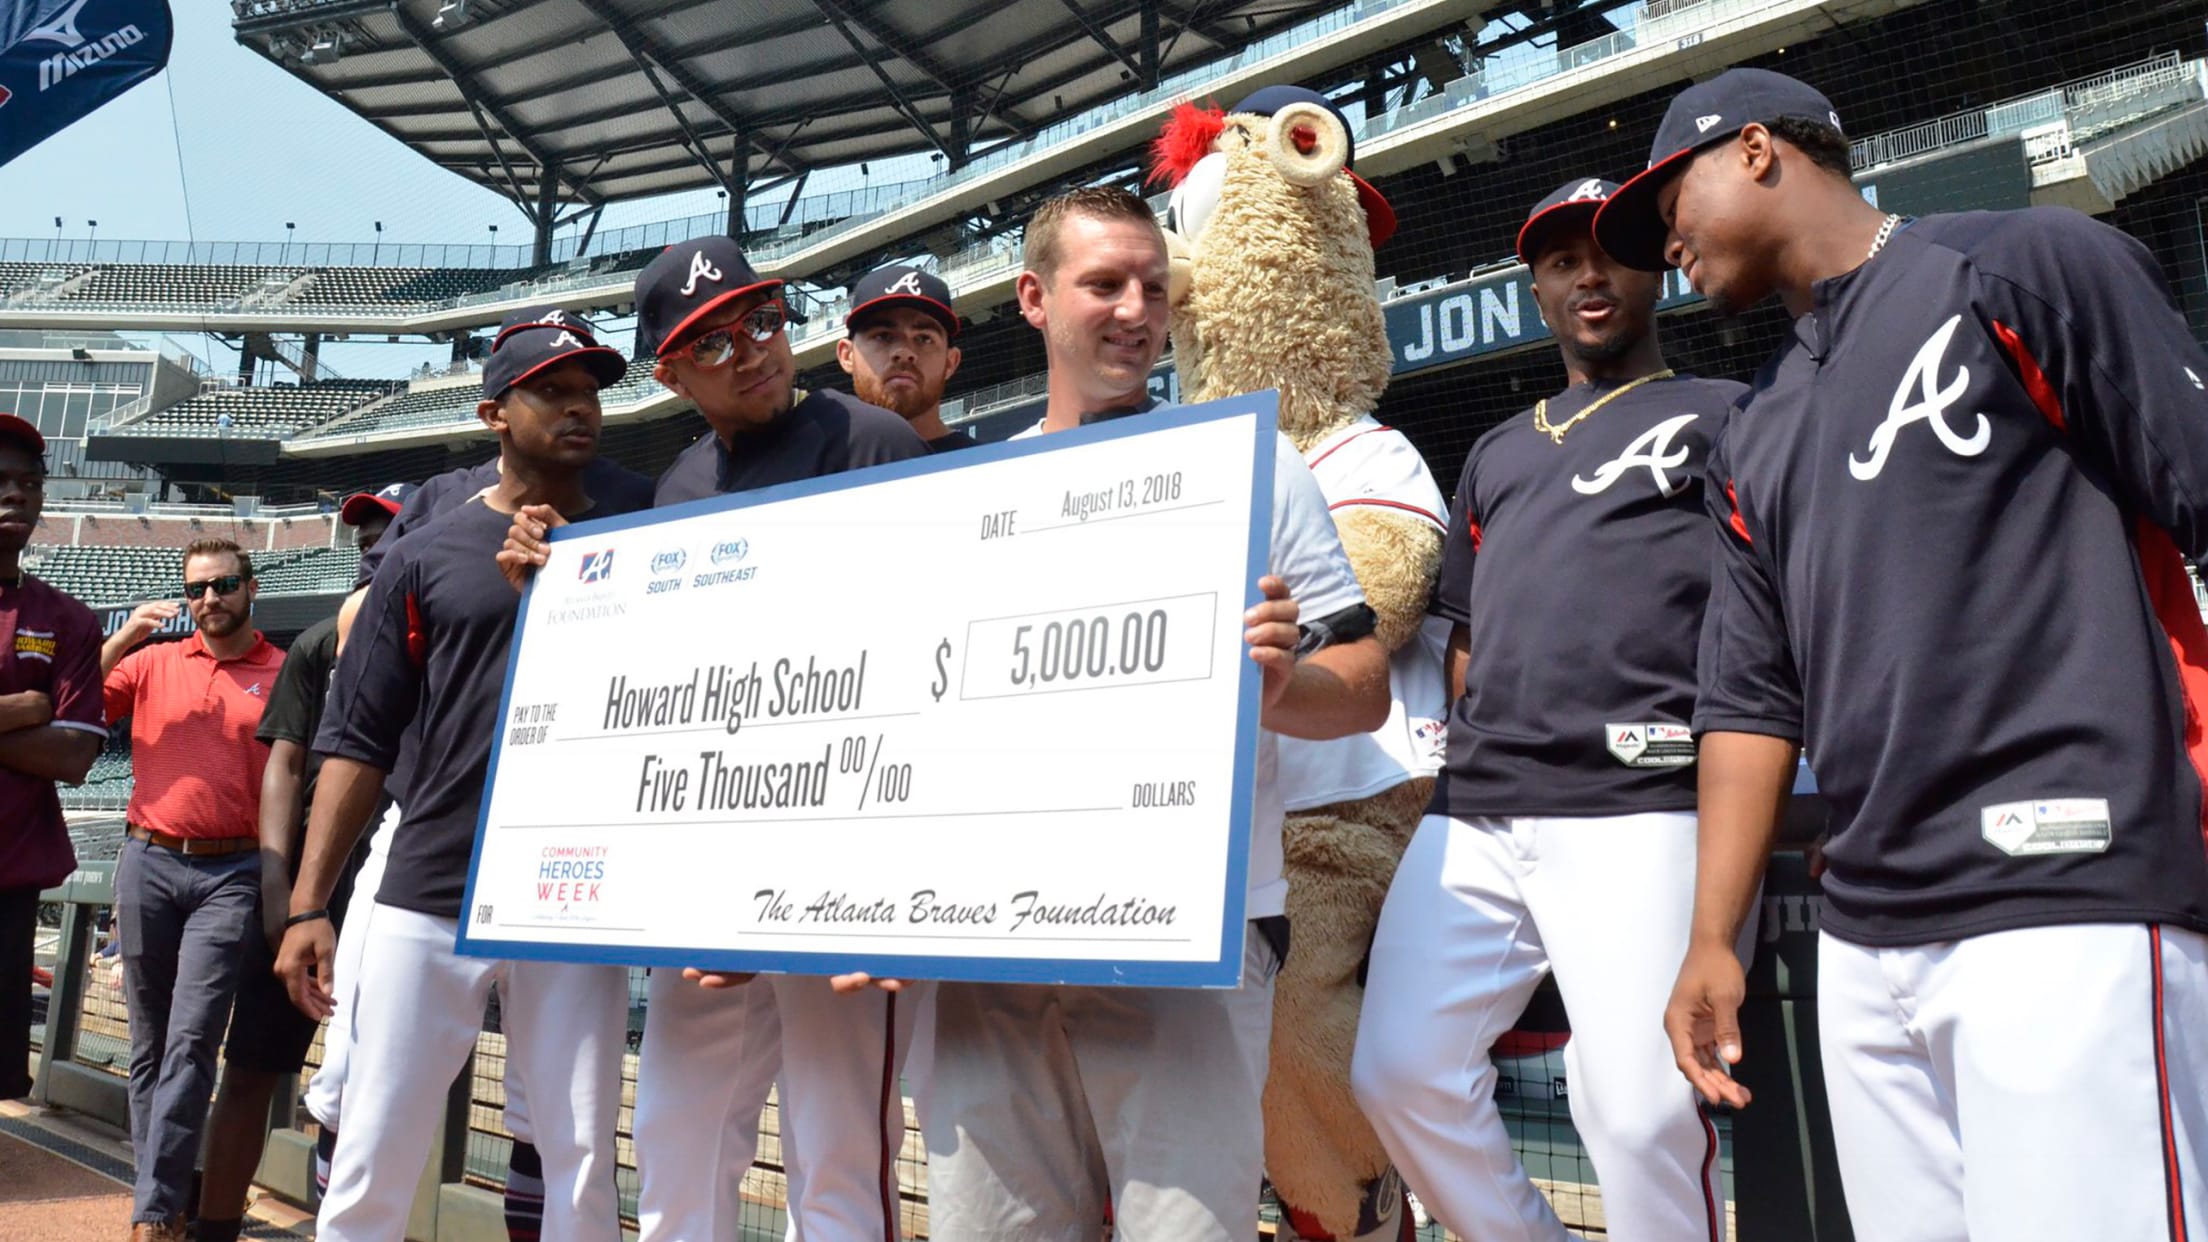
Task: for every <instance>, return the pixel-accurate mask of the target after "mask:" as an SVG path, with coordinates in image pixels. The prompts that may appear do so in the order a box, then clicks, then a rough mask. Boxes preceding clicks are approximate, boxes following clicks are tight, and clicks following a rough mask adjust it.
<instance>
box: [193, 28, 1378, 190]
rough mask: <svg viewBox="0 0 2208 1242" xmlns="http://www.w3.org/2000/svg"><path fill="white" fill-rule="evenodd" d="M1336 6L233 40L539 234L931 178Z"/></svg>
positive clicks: (335, 33)
mask: <svg viewBox="0 0 2208 1242" xmlns="http://www.w3.org/2000/svg"><path fill="white" fill-rule="evenodd" d="M1344 3H1345V0H1056V2H1055V3H1053V2H1052V0H1021V2H1020V3H1017V4H1014V3H1007V2H1006V0H744V3H742V4H735V3H730V2H729V0H232V10H233V13H234V23H233V25H234V30H235V33H236V36H237V39H238V41H239V42H241V43H243V44H245V45H246V46H248V47H250V48H252V49H254V50H255V51H257V52H259V53H260V54H262V55H263V56H266V57H267V58H268V59H270V60H271V61H274V62H275V63H276V64H278V65H279V66H281V67H282V68H284V69H285V70H286V71H287V72H289V73H292V74H293V75H295V76H297V77H299V78H300V79H302V80H304V81H305V82H307V83H308V84H309V85H311V86H313V87H314V88H315V89H316V90H318V91H321V92H322V93H323V94H326V95H328V96H330V97H331V98H333V99H335V100H337V101H338V102H340V103H342V104H344V105H345V106H346V107H348V108H350V109H352V110H353V111H354V112H355V113H358V114H359V115H360V116H361V117H363V118H364V119H366V120H367V121H369V122H370V123H371V124H374V125H375V126H377V127H378V128H380V129H382V130H383V131H384V132H385V133H388V134H390V135H391V136H392V137H394V138H396V139H398V140H399V141H401V142H403V143H405V144H406V145H408V146H409V147H412V148H413V149H415V150H416V151H419V152H421V153H422V154H423V155H424V156H426V157H428V158H429V159H431V160H433V161H435V162H436V163H437V164H439V165H441V166H443V167H445V168H448V169H450V170H452V171H453V172H456V173H458V174H460V175H461V176H463V177H466V178H468V179H469V180H471V181H475V182H477V183H479V184H481V185H483V186H485V187H488V188H489V189H491V190H493V191H495V192H497V193H499V194H502V195H504V196H506V197H507V198H510V199H512V200H513V201H514V203H515V204H516V205H517V206H518V207H520V208H521V209H522V211H523V212H524V213H525V214H528V215H529V216H530V217H531V218H532V219H533V220H539V221H540V223H539V229H540V232H545V231H548V230H545V229H544V226H543V223H542V220H543V219H550V218H552V217H553V216H555V215H556V214H557V213H558V212H559V211H560V210H561V209H563V208H568V209H572V210H575V211H587V210H589V209H591V208H594V207H598V206H602V205H603V204H605V203H607V202H612V201H618V200H621V199H628V198H636V197H640V196H644V195H652V194H661V193H666V192H669V191H674V190H684V189H696V188H701V187H711V186H715V185H718V186H720V187H721V188H723V189H726V190H727V191H729V196H730V198H731V200H732V203H731V205H732V206H735V205H736V203H738V202H740V201H741V199H742V197H743V194H744V191H745V190H746V189H747V188H750V189H762V188H766V187H768V186H771V185H775V184H780V183H782V182H784V181H787V180H791V179H796V178H802V177H804V176H806V175H807V174H808V173H809V172H811V171H812V170H814V169H825V168H831V167H837V166H847V165H852V164H857V163H860V162H862V161H866V160H873V159H884V158H887V157H891V156H897V155H909V154H914V153H920V152H932V153H934V154H936V155H938V156H940V157H941V158H942V159H943V160H944V161H945V162H946V163H947V165H948V166H949V167H950V168H951V169H956V168H958V167H959V166H961V165H963V164H964V163H965V162H966V161H967V160H968V159H969V158H971V157H973V156H976V155H979V154H984V153H986V152H987V150H988V149H989V148H990V147H992V146H994V145H997V144H999V143H1003V142H1006V141H1014V140H1018V139H1020V138H1024V137H1026V136H1028V135H1031V134H1033V133H1034V132H1036V131H1038V130H1040V129H1042V128H1043V127H1044V126H1046V125H1048V124H1050V123H1051V122H1053V121H1057V120H1060V119H1062V118H1064V117H1067V116H1071V115H1074V114H1077V113H1079V112H1081V111H1083V110H1086V109H1088V108H1091V107H1094V106H1096V105H1098V104H1102V103H1106V102H1109V101H1110V100H1112V99H1114V98H1116V97H1118V96H1121V95H1125V94H1128V93H1130V92H1134V91H1139V90H1142V89H1146V88H1148V87H1151V86H1154V85H1156V84H1157V83H1158V81H1159V80H1160V79H1161V77H1166V76H1170V75H1171V74H1173V73H1176V72H1178V71H1181V70H1184V69H1189V68H1194V67H1196V66H1198V65H1200V64H1202V63H1203V62H1206V61H1209V60H1212V59H1214V58H1217V57H1219V56H1221V55H1225V54H1231V53H1233V52H1236V51H1238V50H1240V49H1241V48H1243V47H1244V46H1246V45H1248V44H1250V43H1253V42H1256V41H1258V40H1261V39H1263V38H1265V37H1267V36H1269V35H1271V34H1274V33H1276V32H1278V31H1281V30H1284V29H1287V28H1289V27H1292V26H1294V25H1295V24H1297V23H1298V22H1302V21H1306V20H1308V19H1309V18H1310V17H1312V16H1313V15H1315V14H1318V13H1322V12H1324V11H1326V10H1329V9H1336V8H1341V7H1343V6H1344Z"/></svg>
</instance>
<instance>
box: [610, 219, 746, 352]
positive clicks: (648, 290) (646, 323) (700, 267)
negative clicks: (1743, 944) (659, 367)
mask: <svg viewBox="0 0 2208 1242" xmlns="http://www.w3.org/2000/svg"><path fill="white" fill-rule="evenodd" d="M781 287H782V282H781V281H779V280H769V279H767V278H766V277H764V276H761V275H760V274H759V273H758V272H757V271H755V270H753V268H752V266H751V260H749V259H747V258H745V257H744V248H743V247H741V246H739V245H737V244H736V243H735V241H734V240H733V239H731V238H727V237H696V238H692V239H691V240H689V241H686V242H677V243H675V244H674V245H672V246H669V247H667V248H666V249H665V250H662V251H660V252H659V255H658V256H657V257H655V258H654V259H653V260H652V261H651V262H650V263H647V264H645V265H644V270H643V271H641V272H638V273H637V274H636V352H637V356H639V357H643V358H664V357H666V356H667V354H668V352H669V347H670V346H672V345H674V344H676V343H677V342H679V341H681V340H682V336H683V333H685V332H688V331H689V330H690V327H691V325H692V324H695V323H696V322H697V321H698V320H700V319H703V318H705V317H706V316H707V315H710V314H712V313H713V312H714V311H715V310H718V309H719V308H721V307H723V306H725V305H727V304H728V303H730V302H733V301H735V300H736V299H737V298H740V297H743V296H744V295H746V294H750V293H757V292H758V291H759V290H761V289H779V288H781Z"/></svg>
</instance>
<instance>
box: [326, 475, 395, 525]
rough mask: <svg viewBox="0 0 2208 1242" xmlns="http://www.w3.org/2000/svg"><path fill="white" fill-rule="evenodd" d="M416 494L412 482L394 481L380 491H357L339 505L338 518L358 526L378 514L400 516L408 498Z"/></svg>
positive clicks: (347, 523) (390, 516)
mask: <svg viewBox="0 0 2208 1242" xmlns="http://www.w3.org/2000/svg"><path fill="white" fill-rule="evenodd" d="M413 494H414V485H413V484H412V483H392V484H389V485H387V486H385V487H384V488H383V489H382V490H380V491H373V492H355V493H353V494H352V495H350V496H347V497H346V498H345V503H344V504H343V505H341V506H339V507H338V510H337V516H338V519H339V520H340V521H342V522H344V523H345V524H346V525H347V526H358V525H360V524H361V523H362V522H366V521H370V520H372V519H374V518H375V517H376V516H377V515H378V514H381V515H382V516H384V517H387V518H395V517H397V516H399V510H401V509H403V508H405V507H406V498H407V497H409V496H411V495H413Z"/></svg>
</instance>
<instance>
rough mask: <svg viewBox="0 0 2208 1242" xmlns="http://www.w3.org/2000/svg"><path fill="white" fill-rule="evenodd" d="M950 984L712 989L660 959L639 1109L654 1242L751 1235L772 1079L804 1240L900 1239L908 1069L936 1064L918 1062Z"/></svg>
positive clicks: (640, 1160) (769, 984)
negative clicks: (744, 1198)
mask: <svg viewBox="0 0 2208 1242" xmlns="http://www.w3.org/2000/svg"><path fill="white" fill-rule="evenodd" d="M934 994H935V989H934V985H932V984H914V985H910V986H908V987H907V988H906V989H905V990H904V991H901V992H897V993H894V994H892V993H886V992H870V993H866V994H862V995H858V996H838V995H836V994H835V993H834V992H833V991H832V990H831V989H830V988H829V986H828V981H827V980H826V979H822V978H816V977H811V976H802V975H773V976H765V977H762V978H760V979H758V980H756V981H754V982H752V983H749V984H746V985H744V986H742V987H739V988H734V989H729V990H724V991H712V992H709V991H706V990H705V989H703V988H700V987H698V986H697V985H696V984H695V983H691V982H689V981H687V980H684V979H683V978H682V972H680V971H678V970H655V971H653V972H652V992H651V1007H650V1009H649V1010H648V1011H647V1013H646V1015H645V1020H644V1049H643V1054H642V1057H641V1059H640V1060H639V1061H638V1064H637V1079H638V1081H637V1102H636V1114H635V1120H634V1126H635V1133H636V1150H637V1167H638V1173H639V1180H640V1182H641V1187H640V1190H639V1192H638V1199H637V1204H638V1206H637V1213H638V1216H639V1218H640V1225H641V1238H640V1242H660V1240H662V1239H665V1240H666V1242H692V1240H694V1239H699V1238H726V1237H733V1236H735V1232H736V1221H737V1212H738V1211H739V1210H740V1208H741V1204H740V1202H739V1201H738V1198H737V1192H738V1190H739V1188H740V1186H741V1184H742V1181H743V1176H744V1170H745V1169H746V1168H747V1167H748V1166H749V1165H750V1164H751V1161H752V1159H753V1157H754V1156H755V1155H756V1154H757V1152H758V1138H759V1113H760V1110H761V1109H762V1108H763V1107H764V1106H765V1104H766V1100H767V1088H768V1087H769V1086H770V1085H778V1092H777V1099H778V1102H779V1105H780V1115H781V1144H782V1163H783V1168H784V1170H785V1172H786V1175H787V1178H788V1183H789V1185H788V1199H787V1201H788V1204H789V1214H790V1232H789V1236H790V1238H791V1240H792V1242H899V1239H901V1238H902V1237H903V1236H904V1233H903V1227H902V1215H901V1212H900V1210H899V1196H898V1187H897V1166H896V1158H897V1153H898V1152H899V1151H900V1150H901V1149H902V1147H903V1145H904V1139H905V1109H904V1099H905V1092H904V1085H905V1081H904V1080H905V1079H906V1078H907V1077H908V1076H910V1077H913V1078H918V1077H920V1076H921V1074H920V1071H921V1070H922V1068H923V1067H921V1066H917V1065H915V1066H911V1067H910V1071H909V1075H908V1066H907V1062H908V1059H909V1053H910V1050H911V1046H912V1043H913V1037H914V1032H915V1030H916V1029H917V1028H921V1027H924V1026H925V1025H927V1024H928V1023H929V1022H930V1021H931V1020H932V1011H933V1004H934ZM923 1055H924V1054H923ZM916 1094H917V1093H916Z"/></svg>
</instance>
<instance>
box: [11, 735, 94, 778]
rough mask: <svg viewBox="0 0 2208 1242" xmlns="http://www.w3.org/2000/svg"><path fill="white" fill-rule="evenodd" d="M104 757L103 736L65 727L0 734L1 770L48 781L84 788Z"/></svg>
mask: <svg viewBox="0 0 2208 1242" xmlns="http://www.w3.org/2000/svg"><path fill="white" fill-rule="evenodd" d="M99 757H100V735H99V734H97V733H88V732H86V731H85V730H83V729H71V728H67V727H64V726H62V725H50V724H49V725H39V726H37V727H36V728H30V729H17V730H15V731H13V732H10V733H0V768H9V769H12V770H14V771H17V772H21V773H23V774H24V775H25V776H35V777H37V778H39V779H40V780H44V781H61V782H64V783H65V784H70V785H82V784H83V783H84V777H85V774H86V773H88V772H90V771H91V770H92V761H93V760H95V759H97V758H99Z"/></svg>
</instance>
